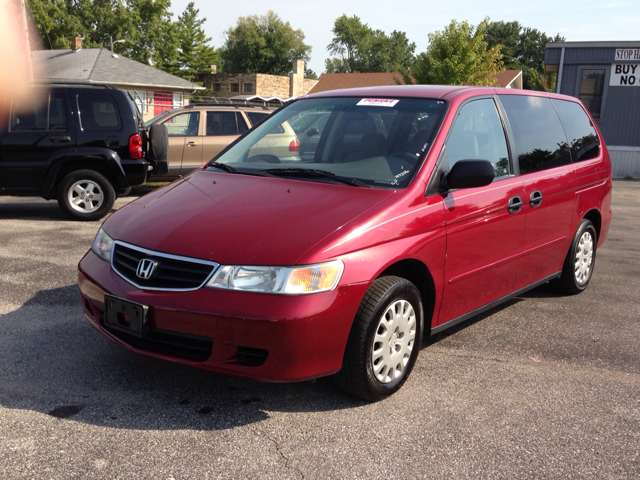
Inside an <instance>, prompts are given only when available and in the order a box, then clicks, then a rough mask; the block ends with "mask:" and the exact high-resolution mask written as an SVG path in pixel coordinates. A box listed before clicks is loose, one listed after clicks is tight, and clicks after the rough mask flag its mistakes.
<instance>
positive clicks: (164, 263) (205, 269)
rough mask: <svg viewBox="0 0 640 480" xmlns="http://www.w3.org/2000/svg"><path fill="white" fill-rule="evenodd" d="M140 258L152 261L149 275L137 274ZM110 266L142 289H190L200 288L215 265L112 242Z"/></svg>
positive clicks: (216, 265) (216, 266)
mask: <svg viewBox="0 0 640 480" xmlns="http://www.w3.org/2000/svg"><path fill="white" fill-rule="evenodd" d="M144 259H148V260H151V261H152V262H155V263H156V267H155V269H154V270H153V273H152V274H151V276H150V277H149V278H141V277H140V276H138V274H137V270H138V265H139V264H140V262H141V261H142V260H144ZM111 266H112V267H113V269H114V270H115V272H116V273H117V274H118V275H120V276H121V277H122V278H124V279H125V280H126V281H127V282H129V283H131V284H132V285H135V286H136V287H138V288H140V289H142V290H164V291H183V292H184V291H190V290H197V289H198V288H200V287H202V286H203V285H204V284H205V283H206V282H207V280H209V278H210V277H211V274H212V273H213V272H214V271H215V269H216V268H218V264H217V263H215V262H210V261H207V260H199V259H197V258H189V257H181V256H178V255H171V254H168V253H162V252H155V251H153V250H147V249H145V248H141V247H137V246H135V245H130V244H128V243H124V242H120V241H115V242H114V245H113V251H112V252H111Z"/></svg>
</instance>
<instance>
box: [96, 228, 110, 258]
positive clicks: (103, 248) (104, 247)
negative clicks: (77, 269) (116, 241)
mask: <svg viewBox="0 0 640 480" xmlns="http://www.w3.org/2000/svg"><path fill="white" fill-rule="evenodd" d="M112 249H113V238H111V237H110V236H109V235H107V232H105V231H104V230H103V229H102V228H100V230H98V234H97V235H96V239H95V240H94V241H93V246H92V247H91V250H93V252H94V253H95V254H96V255H98V256H99V257H100V258H101V259H103V260H105V261H107V262H111V250H112Z"/></svg>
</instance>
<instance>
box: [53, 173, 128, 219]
mask: <svg viewBox="0 0 640 480" xmlns="http://www.w3.org/2000/svg"><path fill="white" fill-rule="evenodd" d="M115 199H116V194H115V191H114V190H113V186H112V185H111V183H109V181H108V180H107V179H106V178H105V177H104V176H103V175H102V174H100V173H98V172H96V171H94V170H77V171H75V172H71V173H69V174H68V175H67V176H66V177H64V178H63V179H62V182H60V186H59V188H58V205H60V208H61V209H62V210H64V211H65V212H66V213H67V214H68V215H70V216H71V217H73V218H75V219H76V220H98V219H100V218H102V217H104V216H105V215H106V214H107V213H109V211H111V208H112V207H113V204H114V202H115Z"/></svg>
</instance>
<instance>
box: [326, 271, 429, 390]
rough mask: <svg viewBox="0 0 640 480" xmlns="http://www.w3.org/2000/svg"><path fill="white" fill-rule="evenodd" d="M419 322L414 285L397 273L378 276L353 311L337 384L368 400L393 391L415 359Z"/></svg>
mask: <svg viewBox="0 0 640 480" xmlns="http://www.w3.org/2000/svg"><path fill="white" fill-rule="evenodd" d="M422 325H423V311H422V301H421V299H420V293H419V292H418V289H417V288H416V287H415V285H413V283H411V282H410V281H408V280H406V279H404V278H400V277H381V278H378V279H377V280H376V281H375V282H374V283H373V285H372V286H371V288H370V289H369V291H368V292H367V294H366V295H365V297H364V299H363V300H362V303H361V304H360V308H359V309H358V313H357V315H356V319H355V321H354V324H353V326H352V328H351V333H350V335H349V340H348V342H347V348H346V351H345V354H344V359H343V362H342V370H340V372H338V373H337V374H336V376H335V381H336V383H337V385H338V386H339V387H340V388H341V389H342V390H344V391H345V392H347V393H350V394H351V395H355V396H357V397H360V398H363V399H365V400H370V401H378V400H382V399H383V398H386V397H388V396H389V395H392V394H393V393H395V392H396V391H398V390H399V389H400V387H402V385H403V384H404V382H405V381H406V380H407V378H408V377H409V374H410V373H411V370H412V369H413V365H414V364H415V362H416V358H417V357H418V352H419V350H420V345H421V344H422Z"/></svg>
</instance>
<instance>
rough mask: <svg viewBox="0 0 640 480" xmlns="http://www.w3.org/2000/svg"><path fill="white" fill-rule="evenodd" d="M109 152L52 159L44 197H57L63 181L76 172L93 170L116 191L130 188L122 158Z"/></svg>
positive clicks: (77, 154)
mask: <svg viewBox="0 0 640 480" xmlns="http://www.w3.org/2000/svg"><path fill="white" fill-rule="evenodd" d="M109 152H110V153H108V154H100V153H98V154H95V152H92V154H87V155H81V154H80V152H77V153H75V154H74V155H66V156H63V157H58V158H51V159H50V162H49V163H50V167H49V171H48V174H47V178H46V181H45V184H44V187H43V194H42V196H43V197H44V198H47V199H51V198H54V197H56V196H57V195H58V188H59V187H60V183H61V182H62V179H64V177H66V176H67V175H68V174H69V173H71V172H73V171H76V170H93V171H96V172H98V173H101V174H102V175H104V177H105V178H106V179H107V180H108V181H109V182H110V183H111V185H112V186H113V188H114V190H116V191H118V190H121V189H123V188H126V187H128V186H129V185H128V183H127V181H126V178H125V176H124V171H123V170H122V166H121V164H120V157H118V156H117V154H116V153H115V152H113V151H112V150H109Z"/></svg>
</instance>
